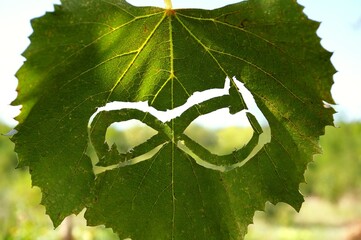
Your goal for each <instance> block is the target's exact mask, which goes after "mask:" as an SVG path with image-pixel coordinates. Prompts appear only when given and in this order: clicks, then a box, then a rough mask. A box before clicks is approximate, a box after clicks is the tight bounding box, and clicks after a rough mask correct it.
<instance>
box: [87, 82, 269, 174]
mask: <svg viewBox="0 0 361 240" xmlns="http://www.w3.org/2000/svg"><path fill="white" fill-rule="evenodd" d="M228 83H229V81H228ZM240 84H241V85H240ZM237 86H238V87H236V86H235V85H234V87H229V86H228V87H227V81H226V84H225V90H226V89H227V88H228V94H226V95H224V93H223V95H221V96H215V97H213V98H210V99H209V96H208V99H207V100H203V101H201V102H200V103H198V104H194V105H192V106H190V107H188V108H186V109H185V111H183V112H182V113H181V115H180V116H176V117H173V118H171V119H170V120H168V121H161V120H159V119H158V118H157V117H155V115H156V113H163V114H164V113H165V114H169V113H170V112H172V111H174V110H172V111H167V112H160V111H157V110H155V109H154V108H152V107H149V106H147V108H145V107H144V105H143V107H142V106H141V104H140V103H125V102H120V103H122V104H120V105H121V106H120V107H119V106H117V107H114V106H115V105H117V104H115V103H119V102H115V103H113V105H114V106H113V107H110V108H109V106H108V108H107V107H103V108H99V109H98V111H97V112H96V113H94V114H93V116H92V117H91V118H90V120H89V131H88V134H89V139H90V142H91V144H92V146H93V147H94V149H95V151H96V154H97V156H98V160H99V162H98V163H97V166H102V167H109V166H115V167H121V166H125V165H132V164H136V163H137V161H134V158H136V157H139V156H142V155H144V154H146V153H149V152H150V150H152V149H156V148H157V147H158V148H159V149H160V148H161V146H165V145H166V144H174V145H175V146H176V147H178V148H179V149H180V150H182V151H184V152H185V153H186V154H188V155H189V156H191V157H192V158H193V159H194V160H195V161H196V162H197V163H198V164H199V165H202V166H204V167H206V168H210V169H213V170H219V171H229V170H232V169H234V168H236V167H241V166H243V165H244V164H245V163H246V162H248V161H249V160H250V159H251V158H252V157H253V156H254V155H255V154H256V153H257V152H259V151H260V150H261V149H262V148H263V147H264V145H265V144H266V143H267V142H269V141H270V134H269V136H268V139H266V138H264V139H263V140H262V141H260V136H261V134H263V133H264V129H263V128H262V126H261V124H260V123H259V119H257V118H256V115H257V116H258V118H259V114H260V110H259V109H258V110H259V111H258V112H257V113H256V114H254V113H253V111H251V110H249V109H248V107H247V105H255V103H252V102H250V101H251V100H252V101H254V100H253V99H251V100H250V98H243V97H242V94H241V91H240V88H241V87H242V88H243V92H244V91H247V92H248V93H247V94H250V92H249V91H248V90H247V89H246V88H245V87H244V86H243V84H242V83H239V82H238V83H237ZM235 89H236V90H237V91H235ZM241 90H242V89H241ZM235 95H237V96H235ZM235 97H237V98H238V99H241V100H242V101H241V104H240V103H239V101H238V102H237V103H236V104H235ZM118 105H119V104H118ZM222 108H229V109H230V111H231V112H232V113H240V112H243V111H245V114H246V116H247V118H248V121H249V123H250V125H251V127H252V129H253V135H252V137H251V139H250V140H249V142H248V143H247V144H246V145H245V146H244V147H242V148H240V149H237V150H235V151H233V152H232V153H230V154H228V155H222V156H219V155H216V154H213V153H211V152H210V151H209V150H207V149H205V148H204V147H203V146H202V145H200V144H199V143H197V142H196V141H194V140H192V139H191V138H190V137H188V136H187V135H186V134H184V131H185V129H186V128H187V127H188V126H189V125H190V124H191V123H192V122H193V121H194V120H195V119H196V118H197V117H199V116H200V115H204V114H208V113H211V112H214V111H216V110H219V109H222ZM257 108H258V107H257ZM262 117H263V118H264V116H262ZM264 119H265V118H264ZM128 120H139V121H141V122H143V123H144V124H146V125H148V126H149V127H151V128H153V129H154V130H156V131H157V132H158V134H156V135H154V136H153V137H151V138H150V139H149V140H147V141H145V142H144V143H142V144H140V145H138V146H136V147H134V148H133V149H132V150H131V151H129V152H127V153H119V152H118V150H117V148H116V146H115V145H113V146H112V147H111V148H109V146H108V144H107V143H106V141H105V135H106V131H107V129H108V127H109V126H110V125H111V124H112V123H114V122H122V121H128ZM99 136H104V138H101V137H99ZM159 149H158V151H160V150H159ZM153 155H154V154H153ZM153 155H149V157H148V158H146V159H145V160H147V159H149V158H151V157H152V156H153Z"/></svg>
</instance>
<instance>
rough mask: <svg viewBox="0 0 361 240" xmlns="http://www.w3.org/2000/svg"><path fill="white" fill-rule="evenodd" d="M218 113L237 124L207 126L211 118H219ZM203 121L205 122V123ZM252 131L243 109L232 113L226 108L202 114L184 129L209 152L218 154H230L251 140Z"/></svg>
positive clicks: (210, 122)
mask: <svg viewBox="0 0 361 240" xmlns="http://www.w3.org/2000/svg"><path fill="white" fill-rule="evenodd" d="M220 115H221V116H223V117H224V119H227V120H230V121H231V122H238V123H239V124H238V125H237V126H236V125H224V126H222V127H217V128H210V127H207V125H209V124H212V121H213V119H217V118H219V117H218V116H220ZM203 123H207V125H204V124H203ZM218 126H219V125H218ZM253 132H254V131H253V129H252V126H251V124H250V123H249V121H248V119H247V116H246V113H245V112H244V111H243V112H239V113H237V114H234V115H232V114H230V113H229V112H228V109H219V110H217V111H214V112H211V113H209V114H205V115H202V116H200V117H198V118H197V119H195V120H194V121H193V122H192V123H191V124H190V125H189V126H188V127H187V129H186V130H185V131H184V133H185V134H186V135H187V136H188V137H190V138H191V139H193V140H194V141H196V142H197V143H199V144H200V145H202V146H203V147H204V148H205V149H207V150H208V151H210V152H211V153H213V154H217V155H219V156H222V155H227V154H230V153H232V152H233V151H235V150H237V149H240V148H242V147H243V146H245V145H246V144H247V143H248V142H249V141H250V140H251V138H252V135H253Z"/></svg>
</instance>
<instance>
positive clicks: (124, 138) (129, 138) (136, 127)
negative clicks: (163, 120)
mask: <svg viewBox="0 0 361 240" xmlns="http://www.w3.org/2000/svg"><path fill="white" fill-rule="evenodd" d="M157 133H158V132H157V131H156V130H154V129H153V128H151V127H149V126H148V125H146V124H144V123H142V122H141V121H139V120H129V121H124V122H116V123H112V124H111V125H110V126H109V127H108V129H107V131H106V135H105V139H106V142H107V144H108V145H109V147H112V146H113V145H114V144H115V145H116V147H117V150H118V152H119V153H127V152H130V151H131V150H132V149H133V148H134V147H136V146H139V145H140V144H142V143H144V142H146V141H147V140H148V139H150V138H151V137H152V136H154V135H156V134H157Z"/></svg>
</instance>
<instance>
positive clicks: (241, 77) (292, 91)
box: [13, 0, 335, 240]
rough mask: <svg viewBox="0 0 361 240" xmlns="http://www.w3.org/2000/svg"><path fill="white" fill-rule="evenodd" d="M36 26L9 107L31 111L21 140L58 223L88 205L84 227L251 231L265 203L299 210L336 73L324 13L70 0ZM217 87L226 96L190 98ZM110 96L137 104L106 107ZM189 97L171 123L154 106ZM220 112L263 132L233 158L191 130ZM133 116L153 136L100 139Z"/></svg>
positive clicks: (139, 233) (124, 232)
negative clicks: (321, 21)
mask: <svg viewBox="0 0 361 240" xmlns="http://www.w3.org/2000/svg"><path fill="white" fill-rule="evenodd" d="M32 26H33V28H34V33H33V34H32V35H31V37H30V40H31V45H30V46H29V47H28V49H27V50H26V51H25V53H24V56H25V57H26V59H27V61H26V62H25V63H24V65H23V66H22V68H21V69H20V70H19V71H18V73H17V77H18V79H19V87H18V92H19V96H18V98H17V99H16V100H15V102H14V103H13V104H14V105H22V106H23V107H22V112H21V114H20V116H18V117H17V120H18V121H19V125H18V127H17V131H18V133H17V134H16V135H15V136H14V137H13V140H14V142H15V143H16V151H17V153H18V156H19V166H29V169H30V173H31V175H32V181H33V185H35V186H39V187H40V188H41V190H42V193H43V198H42V204H43V205H45V206H46V209H47V213H48V214H49V216H50V217H51V219H52V221H53V222H54V224H55V225H59V224H60V223H61V221H62V220H63V219H64V217H66V216H68V215H70V214H72V213H78V212H80V211H81V210H82V209H83V208H87V211H86V214H85V217H86V218H87V220H88V224H90V225H99V224H105V225H106V226H107V227H112V228H113V230H114V231H115V232H117V233H118V235H119V236H120V237H121V238H131V239H133V240H137V239H142V240H146V239H217V240H218V239H243V237H244V235H245V233H246V230H247V226H248V224H250V223H251V222H252V217H253V214H254V212H255V211H256V210H262V209H264V204H265V203H266V202H267V201H269V202H272V203H277V202H281V201H282V202H286V203H289V204H290V205H292V206H293V207H294V208H296V209H299V208H300V206H301V203H302V202H303V197H302V195H301V194H300V193H299V191H298V186H299V184H300V183H301V182H303V181H304V178H303V173H304V171H305V169H306V165H307V163H309V162H310V161H311V160H312V156H313V155H314V154H315V153H319V150H320V149H319V145H318V139H319V136H320V135H322V134H324V128H325V126H326V125H332V122H333V118H332V114H333V113H334V111H333V110H332V109H329V108H325V107H324V102H328V103H333V100H332V97H331V94H330V88H331V85H332V75H333V74H334V72H335V70H334V68H333V67H332V65H331V63H330V60H329V59H330V56H331V54H330V53H328V52H326V51H325V50H324V49H323V48H322V47H321V46H320V43H319V39H318V37H317V36H316V34H315V32H316V30H317V27H318V23H315V22H312V21H310V20H308V19H307V18H306V16H305V15H304V14H303V13H302V7H301V6H299V5H297V3H296V1H292V0H248V1H245V2H241V3H238V4H233V5H229V6H226V7H223V8H220V9H216V10H212V11H208V10H199V9H176V10H172V9H161V8H155V7H141V8H137V7H133V6H131V5H130V4H128V3H127V2H126V1H124V0H62V5H60V6H55V11H54V12H52V13H47V14H46V15H45V16H43V17H41V18H38V19H34V20H33V21H32ZM242 88H245V89H247V91H249V92H250V94H251V95H252V96H253V98H254V102H255V105H256V106H257V108H258V110H259V112H260V113H261V114H262V115H263V117H264V118H265V119H266V122H267V124H268V127H267V126H266V125H265V122H262V121H261V120H260V119H259V116H258V115H257V114H255V113H254V112H252V110H250V108H249V106H250V104H249V103H248V102H247V100H246V98H245V97H244V96H243V92H242V91H241V89H242ZM209 89H221V90H222V89H223V93H222V94H220V95H218V96H215V97H213V98H208V99H207V100H204V101H201V102H199V103H198V104H193V105H184V104H186V103H187V100H188V99H189V98H191V96H192V95H193V94H194V93H196V92H200V93H202V92H203V93H205V92H206V91H207V90H209ZM137 102H138V103H139V102H143V103H144V102H146V103H147V104H148V105H149V106H148V108H147V109H148V110H144V109H139V108H138V107H136V106H135V105H133V104H134V103H137ZM111 103H115V104H116V103H123V104H128V105H122V107H116V108H115V109H112V110H109V109H108V110H104V108H102V107H103V106H108V105H109V104H111ZM182 107H183V110H185V111H184V113H183V114H182V115H180V116H177V117H173V118H170V119H168V121H161V120H160V119H158V118H157V117H156V116H154V114H153V113H152V111H153V112H154V111H166V110H171V111H173V110H174V109H177V108H182ZM221 108H228V109H229V111H230V113H231V114H234V113H238V112H243V113H244V114H245V115H246V116H247V119H248V121H249V123H250V125H251V126H252V128H253V131H254V134H253V137H252V138H251V140H250V141H249V142H248V144H247V145H246V146H245V147H243V148H241V149H236V150H235V151H234V152H232V153H230V154H228V155H225V156H218V155H215V154H212V153H210V152H209V151H208V150H207V149H204V148H203V147H202V146H201V145H200V144H199V143H197V142H196V141H194V140H192V139H191V138H190V137H188V136H187V135H186V134H185V133H184V130H185V129H186V128H187V126H188V125H189V124H190V123H191V122H192V121H193V120H194V119H196V118H197V117H199V116H200V115H203V114H207V113H210V112H213V111H216V110H218V109H221ZM97 109H98V110H97ZM168 113H169V111H168ZM130 119H137V120H140V121H142V122H143V123H145V124H147V125H148V126H149V127H151V128H153V129H154V130H156V131H157V134H155V135H154V136H153V137H151V138H150V139H148V140H147V141H146V142H145V143H143V144H140V145H138V146H136V147H135V148H134V149H132V151H130V152H127V153H119V152H118V150H117V148H116V147H115V146H114V145H113V146H110V147H109V146H108V144H107V143H105V134H106V130H107V128H108V127H109V125H110V124H112V123H114V122H120V121H126V120H130ZM269 129H270V130H269ZM266 132H268V133H269V132H271V134H268V135H269V136H268V137H269V138H268V139H267V141H264V140H261V139H264V138H263V137H262V136H264V135H265V134H266ZM89 149H93V150H95V153H96V155H97V159H96V161H95V162H92V161H91V159H90V157H89V156H88V155H90V154H89ZM151 150H152V153H151V154H148V152H149V151H151ZM141 156H143V158H142V159H141V160H139V158H138V157H141ZM99 168H101V169H103V170H102V171H100V172H99V171H97V169H99Z"/></svg>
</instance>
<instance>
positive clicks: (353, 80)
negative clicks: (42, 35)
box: [0, 0, 361, 126]
mask: <svg viewBox="0 0 361 240" xmlns="http://www.w3.org/2000/svg"><path fill="white" fill-rule="evenodd" d="M128 2H129V3H131V4H134V5H138V6H139V5H152V6H160V7H163V6H164V2H163V0H129V1H128ZM172 2H173V8H205V9H213V8H217V7H222V6H224V5H227V4H230V3H236V2H239V0H219V1H215V0H212V1H209V0H198V1H195V0H173V1H172ZM298 2H299V3H300V4H301V5H303V6H305V9H304V12H305V13H306V15H307V16H308V17H309V18H310V19H313V20H316V21H319V22H322V23H321V25H320V28H319V29H318V31H317V34H318V35H319V37H320V38H321V39H322V40H321V44H322V46H323V47H324V48H325V49H327V50H328V51H331V52H333V56H332V58H331V61H332V63H333V64H334V66H335V68H336V70H337V71H338V72H337V73H336V74H335V75H334V82H335V84H334V85H333V87H332V94H333V97H334V99H335V101H336V103H337V106H335V108H336V110H337V111H338V113H337V114H336V115H335V119H336V120H338V121H341V120H342V121H361V0H298ZM54 3H59V0H1V2H0V29H1V37H0V121H1V122H5V123H7V124H9V125H11V126H15V124H16V121H15V120H13V118H14V117H15V116H16V115H17V114H19V109H20V107H19V106H17V107H14V106H10V103H11V101H13V100H14V99H15V98H16V91H15V89H16V86H17V79H16V77H15V73H16V71H17V70H18V69H19V68H20V66H21V65H22V63H23V61H24V60H25V59H24V58H23V57H22V56H21V53H22V52H23V51H24V50H25V49H26V47H27V46H28V45H29V43H30V42H29V40H28V36H29V35H30V34H31V33H32V29H31V25H30V19H32V18H35V17H39V16H42V15H44V13H45V12H46V11H52V10H53V4H54ZM236 121H237V119H234V118H233V119H232V118H229V120H228V122H227V121H226V120H225V118H224V117H219V118H217V119H216V118H212V124H215V125H217V124H218V125H220V124H223V125H233V124H235V122H236ZM208 122H209V121H208Z"/></svg>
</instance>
